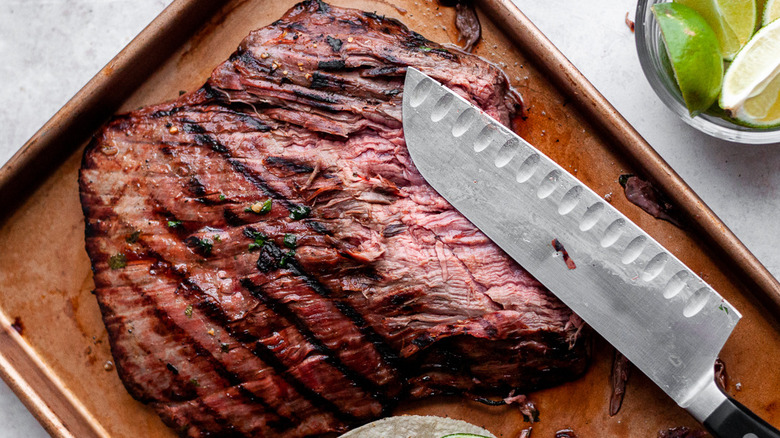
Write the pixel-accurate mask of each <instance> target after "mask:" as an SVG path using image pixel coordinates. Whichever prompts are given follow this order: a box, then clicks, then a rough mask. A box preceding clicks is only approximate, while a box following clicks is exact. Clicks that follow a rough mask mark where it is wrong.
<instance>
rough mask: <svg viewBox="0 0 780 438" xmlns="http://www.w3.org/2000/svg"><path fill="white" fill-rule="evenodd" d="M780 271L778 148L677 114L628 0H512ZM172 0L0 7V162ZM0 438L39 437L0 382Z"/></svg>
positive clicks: (25, 0)
mask: <svg viewBox="0 0 780 438" xmlns="http://www.w3.org/2000/svg"><path fill="white" fill-rule="evenodd" d="M513 1H515V3H516V4H517V5H519V6H520V7H521V9H522V10H523V11H524V12H525V13H526V15H528V16H529V18H531V20H532V21H534V23H536V25H537V26H538V27H539V28H540V29H541V30H542V31H543V32H544V33H545V34H546V35H547V36H548V37H549V38H550V39H551V40H552V42H553V43H554V44H555V45H557V46H558V47H559V48H560V49H561V50H562V51H563V53H564V54H565V55H566V56H567V57H568V58H569V59H571V60H572V62H573V63H574V64H575V65H576V66H577V67H578V68H579V69H580V70H581V71H582V72H583V73H584V74H585V76H586V77H587V78H588V79H589V80H590V81H591V82H593V84H594V85H595V86H596V87H597V88H598V89H599V91H601V92H602V93H603V94H604V95H605V96H606V97H607V99H608V100H609V101H610V102H612V104H613V105H614V106H615V107H616V108H617V109H618V111H620V112H621V113H622V114H623V116H624V117H626V118H627V119H628V121H629V122H630V123H632V124H633V125H634V126H635V127H636V128H637V130H638V131H639V132H640V133H641V134H642V135H643V136H644V137H645V138H646V139H647V140H648V141H649V142H650V144H651V145H653V147H655V148H656V149H657V150H658V151H659V153H660V154H661V155H662V156H663V157H664V159H666V160H667V161H668V162H669V163H670V164H671V165H672V167H673V168H674V169H675V170H676V171H677V172H678V173H679V174H680V175H681V176H682V177H683V179H685V181H686V182H687V183H688V184H690V185H691V187H693V189H694V190H695V191H696V192H697V193H699V195H700V196H701V197H702V198H703V199H704V201H705V202H706V203H707V204H709V205H710V207H712V209H713V210H714V211H715V212H716V213H717V214H718V215H719V216H720V217H721V218H723V220H724V221H725V222H726V224H727V225H728V226H729V227H730V228H731V229H732V230H734V232H735V233H736V234H737V236H739V237H740V239H742V240H743V242H745V244H746V245H747V246H748V248H750V249H751V250H752V251H753V252H754V253H755V254H756V256H758V258H759V259H760V260H761V261H762V262H763V263H764V264H765V265H766V266H767V267H768V268H769V270H770V271H771V272H772V273H773V274H774V275H775V276H780V251H778V250H777V248H780V221H779V220H778V219H777V217H776V214H777V213H778V212H779V211H780V145H769V146H745V145H738V144H733V143H728V142H724V141H720V140H715V139H713V138H711V137H708V136H706V135H704V134H700V133H698V132H697V131H695V130H693V129H692V128H690V127H688V126H687V125H686V124H684V123H683V122H682V121H680V120H679V119H677V118H676V117H675V116H674V115H673V114H672V113H671V112H670V111H668V110H667V109H666V107H664V106H663V104H662V103H661V101H660V100H659V99H658V98H657V97H656V96H655V94H654V93H653V91H652V90H651V89H650V86H649V85H648V83H647V81H646V80H645V78H644V76H643V74H642V72H641V69H640V67H639V62H638V60H637V56H636V51H635V49H634V37H633V34H632V33H631V32H630V31H629V30H628V28H627V26H626V24H625V22H624V18H625V15H626V12H629V15H630V16H631V17H633V15H634V8H635V7H636V3H635V2H634V1H630V0H589V1H582V0H549V1H539V0H513ZM170 2H171V0H0V59H2V62H0V79H2V81H3V85H4V86H3V87H1V88H0V102H1V103H2V104H1V105H0V126H2V137H0V164H2V163H5V162H6V161H7V160H8V159H9V158H10V157H11V156H12V155H13V154H14V153H15V152H16V151H17V150H18V149H19V148H20V147H21V146H22V144H23V143H24V142H25V141H26V140H27V139H28V138H29V137H30V136H31V135H32V134H33V133H34V132H35V131H36V130H37V129H38V128H39V127H40V126H41V125H43V123H44V122H46V120H48V119H49V118H50V117H51V116H52V115H53V114H54V113H55V112H56V111H57V109H58V108H60V107H61V106H62V105H63V104H64V103H65V102H66V101H67V100H68V99H69V98H70V97H71V96H72V95H73V94H74V93H76V92H77V91H78V90H79V89H80V88H81V86H83V85H84V84H85V83H86V82H87V81H88V80H89V79H90V78H91V77H92V76H93V75H94V74H95V73H96V72H97V71H98V70H99V69H100V68H101V67H102V66H103V65H105V63H106V62H108V61H109V60H110V59H111V58H112V57H113V56H114V55H115V54H116V53H117V52H118V51H119V50H121V49H122V47H124V46H125V45H126V44H127V43H128V42H129V41H130V40H131V39H132V37H133V36H134V35H136V34H137V33H138V32H139V31H140V30H141V29H143V27H144V26H145V25H146V24H148V23H149V22H150V21H151V20H152V19H153V18H154V17H155V16H156V15H157V14H158V13H159V12H160V11H161V10H162V9H163V8H164V7H165V6H166V5H167V4H169V3H170ZM0 425H2V426H0V438H11V437H14V438H15V437H31V438H34V437H44V436H46V433H45V431H44V430H43V429H42V428H41V427H40V426H39V425H38V424H37V422H36V421H35V420H34V419H33V417H32V416H31V415H30V414H29V413H28V412H27V411H26V409H25V408H24V406H22V405H21V403H20V402H19V401H18V399H17V398H16V397H15V396H14V395H13V394H12V393H11V392H10V390H9V389H8V388H7V386H6V385H5V384H3V383H2V382H0Z"/></svg>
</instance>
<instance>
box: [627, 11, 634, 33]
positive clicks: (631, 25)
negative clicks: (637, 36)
mask: <svg viewBox="0 0 780 438" xmlns="http://www.w3.org/2000/svg"><path fill="white" fill-rule="evenodd" d="M626 26H628V29H629V30H630V31H631V33H634V22H633V21H631V20H630V19H629V18H628V12H626Z"/></svg>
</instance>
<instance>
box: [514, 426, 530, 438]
mask: <svg viewBox="0 0 780 438" xmlns="http://www.w3.org/2000/svg"><path fill="white" fill-rule="evenodd" d="M533 430H534V428H533V427H529V428H528V429H523V430H521V431H520V435H518V436H517V438H531V432H532V431H533Z"/></svg>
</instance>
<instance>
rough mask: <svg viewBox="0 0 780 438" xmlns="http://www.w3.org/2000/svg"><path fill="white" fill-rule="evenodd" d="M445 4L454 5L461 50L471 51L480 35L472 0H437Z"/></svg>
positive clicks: (480, 26) (480, 31)
mask: <svg viewBox="0 0 780 438" xmlns="http://www.w3.org/2000/svg"><path fill="white" fill-rule="evenodd" d="M439 3H441V4H443V5H445V6H455V28H456V29H458V42H459V43H460V42H461V41H463V50H465V51H467V52H471V51H472V50H474V46H475V45H476V44H477V42H478V41H479V39H480V37H481V36H482V25H481V24H480V23H479V17H478V16H477V10H476V9H475V8H474V1H473V0H439Z"/></svg>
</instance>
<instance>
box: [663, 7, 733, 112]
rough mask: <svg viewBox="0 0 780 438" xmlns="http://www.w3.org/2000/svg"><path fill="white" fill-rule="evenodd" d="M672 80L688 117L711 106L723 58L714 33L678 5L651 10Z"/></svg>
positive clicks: (694, 15) (698, 18) (695, 16)
mask: <svg viewBox="0 0 780 438" xmlns="http://www.w3.org/2000/svg"><path fill="white" fill-rule="evenodd" d="M652 10H653V14H654V15H655V18H656V20H657V21H658V25H659V27H660V28H661V36H662V37H663V42H664V46H665V47H666V53H667V55H668V57H669V61H670V63H671V65H672V70H673V71H674V78H675V80H676V81H677V85H678V86H679V87H680V91H681V92H682V96H683V100H684V101H685V106H686V107H688V112H689V113H690V114H691V117H695V116H696V115H698V114H699V113H701V112H702V111H705V110H706V109H707V108H709V107H710V105H712V104H713V103H714V102H715V101H716V100H717V98H718V94H719V93H720V87H721V85H722V83H723V60H722V59H723V58H722V56H721V53H720V45H719V44H718V38H717V37H716V36H715V32H714V31H713V30H712V28H711V27H710V25H709V24H707V22H706V21H705V20H704V18H702V16H701V15H699V14H698V13H697V12H696V11H694V10H693V9H691V8H689V7H687V6H683V5H681V4H677V3H658V4H656V5H653V7H652Z"/></svg>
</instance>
